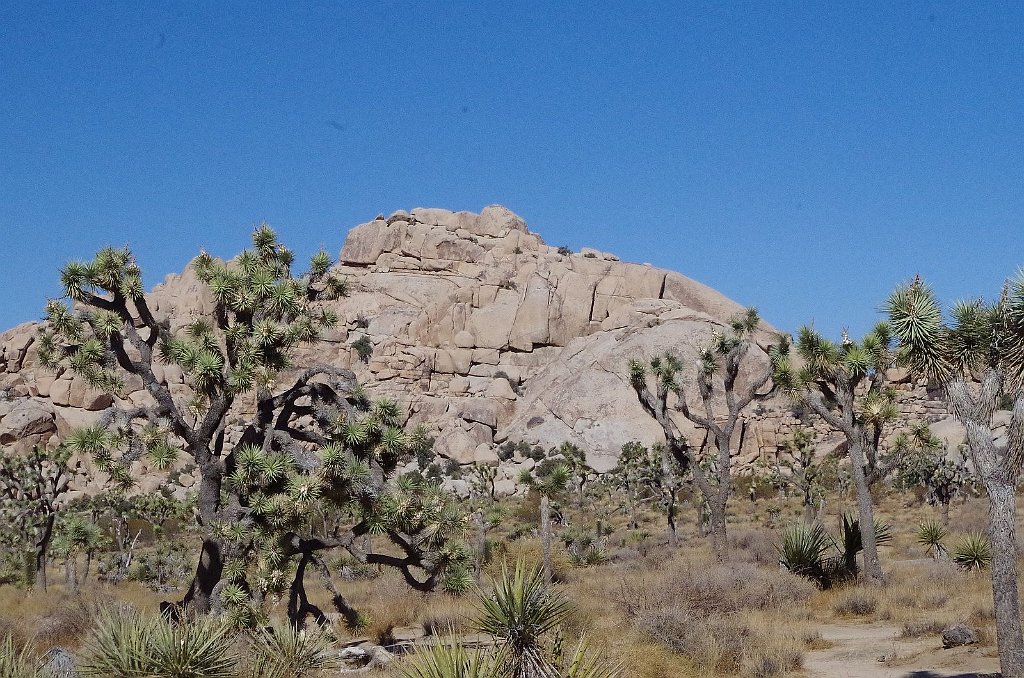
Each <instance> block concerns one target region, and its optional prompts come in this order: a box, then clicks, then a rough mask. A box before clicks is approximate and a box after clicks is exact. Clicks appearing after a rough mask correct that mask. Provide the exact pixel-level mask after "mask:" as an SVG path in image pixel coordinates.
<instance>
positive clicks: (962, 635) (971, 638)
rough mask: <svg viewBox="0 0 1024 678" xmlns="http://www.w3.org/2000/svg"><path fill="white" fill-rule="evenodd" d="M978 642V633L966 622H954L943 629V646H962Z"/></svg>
mask: <svg viewBox="0 0 1024 678" xmlns="http://www.w3.org/2000/svg"><path fill="white" fill-rule="evenodd" d="M977 642H978V634H977V633H975V631H974V629H972V628H970V627H969V626H966V625H965V624H953V625H952V626H947V627H946V628H945V629H943V630H942V647H944V648H947V649H948V648H951V647H961V646H963V645H974V644H975V643H977Z"/></svg>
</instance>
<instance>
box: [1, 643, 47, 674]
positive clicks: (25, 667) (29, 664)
mask: <svg viewBox="0 0 1024 678" xmlns="http://www.w3.org/2000/svg"><path fill="white" fill-rule="evenodd" d="M0 676H3V677H4V678H49V676H48V675H47V674H45V673H43V669H42V668H41V667H40V666H39V662H38V661H37V660H36V659H35V658H34V657H33V656H32V653H31V652H30V648H29V647H28V646H25V647H21V648H18V647H16V646H15V644H14V639H13V638H12V637H11V636H9V635H8V636H6V637H5V638H4V639H3V641H2V642H0Z"/></svg>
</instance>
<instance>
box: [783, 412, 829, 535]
mask: <svg viewBox="0 0 1024 678" xmlns="http://www.w3.org/2000/svg"><path fill="white" fill-rule="evenodd" d="M814 437H815V433H814V429H812V428H805V427H800V428H798V429H797V430H796V431H795V432H794V433H793V437H792V438H790V439H789V440H787V441H786V442H785V448H786V451H787V452H789V454H790V458H789V459H787V460H786V461H783V462H779V463H777V464H776V467H775V474H776V477H777V480H778V482H780V483H783V484H784V485H789V486H792V487H795V488H796V489H797V490H798V491H799V492H800V497H801V500H802V503H803V507H804V522H805V523H808V524H810V523H813V522H814V507H815V504H816V503H817V502H818V501H820V500H821V499H822V497H823V495H824V487H823V486H822V483H821V475H822V470H823V469H822V465H821V463H820V462H819V461H818V460H817V459H815V458H814ZM783 468H785V469H786V470H785V471H783V470H782V469H783Z"/></svg>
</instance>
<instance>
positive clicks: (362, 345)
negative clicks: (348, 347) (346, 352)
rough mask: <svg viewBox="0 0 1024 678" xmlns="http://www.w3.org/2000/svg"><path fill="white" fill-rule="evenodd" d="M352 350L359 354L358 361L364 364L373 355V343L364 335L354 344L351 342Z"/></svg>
mask: <svg viewBox="0 0 1024 678" xmlns="http://www.w3.org/2000/svg"><path fill="white" fill-rule="evenodd" d="M352 348H354V349H355V350H356V353H358V354H359V359H360V360H362V361H363V362H364V363H365V362H369V361H370V356H372V355H373V342H372V341H370V337H368V336H366V335H365V334H364V335H363V336H361V337H359V338H358V339H356V340H355V341H354V342H352Z"/></svg>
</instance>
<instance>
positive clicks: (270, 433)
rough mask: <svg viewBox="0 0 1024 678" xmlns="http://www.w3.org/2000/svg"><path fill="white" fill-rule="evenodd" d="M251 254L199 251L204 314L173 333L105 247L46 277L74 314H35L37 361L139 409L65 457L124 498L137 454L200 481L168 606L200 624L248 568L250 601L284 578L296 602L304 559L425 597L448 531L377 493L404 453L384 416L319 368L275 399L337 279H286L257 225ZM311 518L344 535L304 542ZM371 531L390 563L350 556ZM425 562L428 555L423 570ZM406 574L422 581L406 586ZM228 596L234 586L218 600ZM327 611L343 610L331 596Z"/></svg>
mask: <svg viewBox="0 0 1024 678" xmlns="http://www.w3.org/2000/svg"><path fill="white" fill-rule="evenodd" d="M252 240H253V248H252V249H249V250H245V251H244V252H242V254H240V255H239V256H238V257H236V258H235V259H234V260H232V262H230V263H228V264H225V263H221V262H219V261H216V260H214V259H213V258H212V257H210V256H209V255H207V254H205V253H203V254H200V255H199V256H198V257H197V258H196V259H195V260H194V261H193V262H192V268H193V269H194V270H195V272H196V275H197V276H198V278H199V279H200V280H201V281H202V282H204V283H205V284H206V286H207V287H208V288H209V292H210V296H211V298H212V302H213V311H212V313H211V314H210V316H209V317H201V316H200V317H196V318H195V319H194V320H193V321H192V322H191V323H189V324H188V325H186V326H185V327H184V328H183V330H181V331H179V332H176V333H172V332H171V330H170V324H169V322H168V321H165V320H158V319H157V318H156V317H155V316H154V315H153V313H152V311H151V310H150V305H149V303H148V301H147V299H146V295H145V294H144V293H143V290H142V273H141V271H140V270H139V267H138V265H137V264H136V262H135V260H134V258H133V257H132V255H131V253H130V252H129V251H128V250H127V249H124V250H115V249H109V248H108V249H104V250H102V251H100V252H99V254H97V256H96V258H95V259H94V260H93V261H91V262H89V263H71V264H68V265H67V266H65V267H64V269H63V270H62V271H61V279H62V283H63V286H64V290H65V294H66V296H67V298H68V299H70V300H71V301H72V302H73V304H74V307H73V308H72V307H69V306H68V305H66V304H65V303H63V302H61V301H51V302H49V304H48V305H47V323H46V326H45V328H44V330H43V331H42V332H41V333H40V336H39V339H38V345H39V347H40V349H39V353H40V360H41V362H42V363H43V364H44V365H47V366H50V367H52V368H54V369H69V370H71V371H73V372H74V373H76V374H77V375H80V376H81V377H82V378H84V379H85V380H86V381H87V382H88V383H89V384H90V385H92V386H94V387H97V388H103V389H106V390H108V391H112V392H115V393H117V392H119V391H121V390H122V388H123V384H124V382H125V381H126V379H128V378H131V379H133V380H135V379H137V380H141V383H142V385H143V387H144V389H145V391H146V392H147V393H148V394H149V396H150V399H149V402H148V403H143V404H140V405H137V406H134V407H131V408H119V407H115V408H111V409H110V410H108V411H107V412H106V413H105V414H104V415H103V417H102V418H101V420H100V421H99V423H98V424H97V425H96V426H93V427H89V428H87V429H83V430H80V431H78V432H76V433H74V434H73V435H72V436H71V437H70V439H69V440H68V445H69V447H70V448H71V449H73V450H74V451H76V452H82V453H88V454H92V455H93V456H94V457H95V458H96V461H97V462H98V463H99V464H100V466H101V467H102V468H103V469H104V470H106V471H108V472H109V473H110V474H111V476H112V477H113V478H114V479H115V480H116V481H118V482H119V483H120V484H122V485H124V486H129V485H131V484H132V482H133V478H132V477H131V471H130V469H131V463H132V462H133V461H135V460H137V459H139V458H140V457H142V456H143V455H147V456H148V458H149V460H150V461H151V462H152V463H153V464H155V465H156V466H158V467H166V466H168V465H169V464H170V463H171V462H172V461H173V460H174V459H175V458H176V457H177V456H178V455H179V454H180V453H182V452H183V453H184V454H186V455H188V457H189V458H190V462H191V463H192V464H193V465H194V466H195V468H196V470H197V471H198V474H199V478H200V480H199V487H198V496H197V505H196V513H197V519H198V524H199V527H200V529H201V531H202V537H203V542H202V548H201V553H200V556H199V559H198V565H197V567H196V573H195V576H194V578H193V581H192V585H191V586H190V588H189V590H188V593H187V594H186V595H185V599H184V601H183V603H186V604H190V605H191V606H192V607H193V608H194V609H195V610H196V611H197V612H200V613H204V612H207V611H209V610H210V608H211V604H212V603H213V602H214V597H215V595H214V594H215V589H216V588H217V587H218V585H220V589H219V592H221V593H224V594H225V595H227V594H228V593H231V594H232V595H233V596H234V598H233V600H235V601H237V600H238V591H239V590H242V591H244V590H246V589H245V583H244V574H245V571H246V569H247V567H249V566H252V567H257V566H258V567H261V568H263V569H262V570H261V573H262V574H263V575H265V576H264V577H263V579H262V582H263V586H262V588H263V589H264V590H276V589H280V588H281V582H282V580H283V577H284V576H285V575H284V573H285V572H286V571H289V570H288V568H286V567H284V566H286V565H289V564H295V569H294V570H293V571H294V572H295V579H294V580H293V582H292V591H293V593H294V597H295V598H297V599H301V598H302V589H301V584H302V577H303V575H304V572H305V568H306V566H307V565H312V566H314V567H316V568H317V569H318V570H320V572H321V574H323V572H324V570H325V566H324V565H323V561H322V559H321V558H320V556H319V555H318V553H319V552H320V551H322V550H323V549H327V548H333V547H344V548H347V549H349V550H350V551H352V552H353V555H356V557H357V558H360V559H361V560H364V561H365V562H373V563H378V564H384V565H393V566H395V567H398V568H399V569H401V570H402V572H403V573H404V574H405V576H406V579H407V580H408V581H409V582H410V583H413V582H415V584H416V585H417V586H421V587H432V586H433V585H434V584H435V583H436V582H437V581H438V580H439V579H438V578H439V577H442V576H443V575H445V574H446V573H448V574H452V575H453V578H454V579H457V578H458V577H457V576H455V571H454V570H451V569H450V566H451V564H452V562H453V559H454V560H458V558H457V557H456V554H455V553H454V552H449V551H445V549H446V548H448V543H447V538H448V537H450V536H453V535H454V533H455V531H456V530H455V527H456V526H457V525H458V524H459V521H458V520H457V519H456V518H455V517H454V514H452V513H451V511H450V507H449V506H448V504H447V503H446V502H445V501H443V500H442V498H441V496H440V495H439V491H438V490H437V489H436V488H431V487H427V486H426V485H424V486H417V487H415V488H412V487H399V488H397V489H396V488H394V487H393V486H392V485H391V484H390V483H389V480H390V479H391V477H392V475H393V473H394V470H395V466H396V465H397V460H398V459H399V458H400V457H401V456H402V455H404V454H407V453H409V452H411V451H413V447H414V446H413V445H411V444H410V441H409V439H408V437H407V435H406V433H405V432H404V431H402V429H401V428H400V412H399V410H398V407H397V405H396V404H395V403H394V402H390V401H381V402H378V403H377V404H376V405H373V406H372V407H371V404H370V402H369V399H368V398H367V397H366V394H365V393H364V392H363V391H362V389H361V387H360V386H359V385H358V384H357V383H356V380H355V375H354V374H353V373H352V372H351V371H349V370H344V369H338V368H334V367H329V366H315V367H311V368H309V369H306V370H305V371H303V372H301V373H300V374H297V375H294V376H292V381H291V382H290V383H291V385H290V386H287V387H284V388H278V386H277V384H278V382H279V380H283V376H284V374H285V371H286V370H288V369H289V368H290V356H291V354H292V352H293V350H294V349H295V348H296V347H297V346H299V345H300V344H303V343H309V342H312V341H315V340H316V339H317V337H318V335H319V331H320V329H321V328H325V327H330V326H331V325H333V324H334V323H335V322H336V320H337V316H336V314H335V313H333V312H332V311H330V310H328V309H325V308H323V307H322V306H321V305H320V303H319V301H320V300H322V299H333V298H335V297H337V296H338V295H340V294H343V293H344V292H345V288H346V286H345V284H344V281H343V280H341V279H339V278H336V277H334V276H333V275H332V274H331V273H330V266H331V260H330V258H329V257H328V255H327V254H326V253H325V252H323V251H321V252H320V253H318V254H317V255H316V256H314V257H313V259H312V262H311V265H310V270H309V272H308V273H307V274H306V275H303V276H301V277H296V276H294V275H292V263H293V255H292V253H291V251H290V250H288V249H287V248H286V247H284V246H283V245H281V244H280V243H279V242H278V241H277V237H276V235H275V234H274V232H273V231H272V230H271V229H270V228H269V227H268V226H266V225H261V226H260V227H259V228H257V229H256V230H255V232H254V233H253V238H252ZM167 365H177V366H179V367H180V368H181V370H182V372H183V373H184V374H185V375H186V377H187V381H188V386H189V387H190V388H189V389H187V390H186V391H185V393H184V394H183V393H182V392H180V391H178V390H175V391H173V392H172V390H171V389H170V388H169V387H168V385H167V383H166V382H165V381H164V380H162V379H161V378H160V377H159V374H160V373H161V372H162V371H163V368H164V367H165V366H167ZM247 393H252V394H253V395H254V396H255V412H256V414H255V416H254V417H253V418H252V420H251V421H249V423H248V424H246V425H245V426H244V429H243V430H242V432H241V435H240V436H239V437H238V438H237V440H234V441H233V442H232V443H231V444H229V443H228V441H227V435H226V433H227V432H226V430H225V429H226V424H227V417H228V414H229V412H232V405H234V404H235V402H236V400H237V399H238V398H239V396H241V395H242V394H247ZM401 502H404V503H401ZM324 504H327V505H329V506H335V507H339V510H340V509H341V507H344V510H345V511H347V512H348V513H347V515H348V516H349V517H350V518H351V521H350V522H345V521H339V522H337V523H336V524H335V527H338V526H343V528H342V527H339V528H338V531H334V530H333V529H332V531H331V532H330V533H328V534H324V533H319V532H317V531H315V530H313V529H312V527H311V520H309V518H310V517H311V516H313V515H314V511H313V509H314V508H319V507H320V506H322V505H324ZM420 509H422V510H420ZM417 510H419V512H418V513H417ZM430 520H436V521H438V522H439V523H441V524H443V525H444V527H439V525H438V524H437V523H436V522H435V523H434V524H428V523H429V521H430ZM371 533H376V534H383V535H386V536H387V537H388V540H389V541H390V542H392V544H393V545H394V546H395V547H396V548H397V550H398V552H400V553H401V554H402V555H397V556H396V555H394V553H387V554H385V553H365V552H364V551H362V550H361V549H359V548H358V547H357V546H356V544H355V539H356V537H361V538H364V537H365V536H367V535H369V534H371ZM428 533H429V535H428ZM453 548H454V546H453ZM428 551H429V552H430V553H432V554H433V555H435V556H437V557H436V558H433V559H431V558H428V557H427V556H426V552H428ZM442 552H444V553H442ZM255 553H259V554H262V556H263V557H255V556H254V554H255ZM231 559H233V560H234V561H235V563H234V565H232V568H231V570H230V575H231V576H230V577H229V578H228V580H224V576H225V566H226V564H227V561H228V560H231ZM293 559H297V563H294V561H293ZM410 568H412V569H410ZM417 572H420V573H425V574H423V575H422V577H420V578H418V577H417ZM324 578H325V581H327V583H329V577H326V576H325V577H324ZM222 580H223V583H222ZM239 581H242V583H238V582H239ZM229 585H232V586H235V588H231V589H228V590H227V591H225V589H226V588H227V587H228V586H229ZM285 586H286V584H285ZM250 590H252V591H256V590H257V587H252V588H250ZM335 602H336V604H337V605H338V606H339V608H341V607H344V605H343V599H341V597H340V596H335ZM297 609H298V611H296V618H299V617H304V616H305V612H306V611H307V610H306V608H305V607H303V606H302V605H297ZM300 612H301V614H300Z"/></svg>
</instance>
